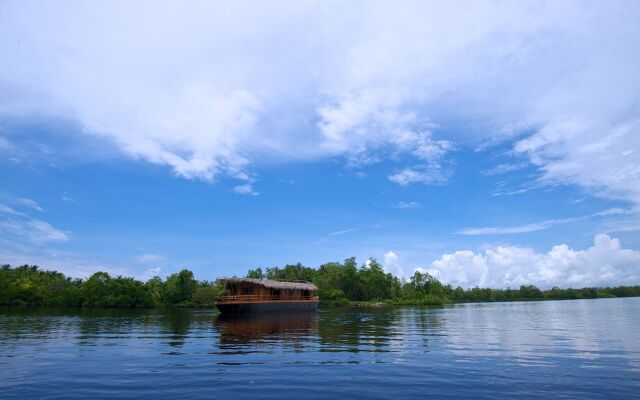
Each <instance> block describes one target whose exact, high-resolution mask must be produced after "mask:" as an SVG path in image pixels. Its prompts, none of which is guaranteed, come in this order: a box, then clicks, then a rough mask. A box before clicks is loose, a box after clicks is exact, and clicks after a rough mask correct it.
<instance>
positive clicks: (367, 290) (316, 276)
mask: <svg viewBox="0 0 640 400" xmlns="http://www.w3.org/2000/svg"><path fill="white" fill-rule="evenodd" d="M247 277H250V278H259V279H261V278H268V279H281V280H302V281H308V282H313V283H315V284H316V285H317V286H318V289H319V296H320V299H321V301H323V302H325V303H334V304H345V303H350V302H385V303H391V304H415V305H440V304H447V303H454V302H481V301H518V300H554V299H557V300H560V299H590V298H598V297H632V296H640V286H620V287H613V288H608V287H606V288H597V287H591V288H582V289H572V288H568V289H560V288H557V287H554V288H551V289H547V290H541V289H539V288H537V287H535V286H533V285H523V286H520V287H519V288H517V289H511V288H509V289H488V288H478V287H476V288H472V289H463V288H461V287H455V288H454V287H452V286H451V285H444V284H442V283H441V282H440V281H438V280H437V279H436V278H435V277H433V276H431V275H430V274H428V273H421V272H419V271H416V272H415V273H414V274H413V276H411V278H410V279H409V280H408V281H405V280H401V279H399V278H398V277H396V276H395V275H393V274H390V273H385V271H384V269H383V267H382V265H380V264H379V263H378V262H377V261H376V260H375V259H369V260H368V261H367V262H366V263H364V264H362V265H361V266H359V267H358V265H357V263H356V259H355V258H353V257H352V258H348V259H346V260H345V261H344V262H343V263H336V262H331V263H327V264H323V265H321V266H320V267H319V268H317V269H316V268H309V267H305V266H303V265H302V264H299V263H298V264H293V265H286V266H284V267H282V268H279V267H272V268H267V269H266V270H265V271H263V270H262V269H261V268H256V269H253V270H249V272H248V273H247Z"/></svg>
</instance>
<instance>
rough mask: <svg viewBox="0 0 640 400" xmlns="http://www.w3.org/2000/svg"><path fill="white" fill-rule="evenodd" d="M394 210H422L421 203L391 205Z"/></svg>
mask: <svg viewBox="0 0 640 400" xmlns="http://www.w3.org/2000/svg"><path fill="white" fill-rule="evenodd" d="M391 207H393V208H399V209H401V210H409V209H412V208H420V203H418V202H417V201H399V202H397V203H394V204H392V205H391Z"/></svg>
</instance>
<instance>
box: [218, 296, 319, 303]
mask: <svg viewBox="0 0 640 400" xmlns="http://www.w3.org/2000/svg"><path fill="white" fill-rule="evenodd" d="M284 300H292V301H294V300H308V301H312V300H318V296H283V295H267V296H264V295H259V294H240V295H235V296H220V297H216V301H220V302H242V301H284Z"/></svg>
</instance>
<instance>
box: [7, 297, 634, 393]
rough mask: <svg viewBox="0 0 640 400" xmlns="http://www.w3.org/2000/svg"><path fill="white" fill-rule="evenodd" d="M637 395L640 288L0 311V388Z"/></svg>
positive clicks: (24, 390)
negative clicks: (424, 299)
mask: <svg viewBox="0 0 640 400" xmlns="http://www.w3.org/2000/svg"><path fill="white" fill-rule="evenodd" d="M431 396H433V398H465V399H469V398H474V399H481V398H535V397H537V398H575V399H640V298H632V299H600V300H579V301H557V302H556V301H554V302H538V303H535V302H532V303H497V304H470V305H461V306H455V307H450V308H441V309H428V308H411V307H406V308H385V309H331V310H320V311H319V312H318V313H317V314H311V315H297V316H281V317H276V316H274V317H269V318H260V319H256V318H253V319H242V320H221V319H220V318H218V316H217V315H216V314H215V313H214V312H210V311H172V312H158V311H135V312H132V311H117V310H100V311H77V310H66V311H60V310H47V309H39V310H30V311H29V310H15V309H4V310H0V398H2V399H30V398H64V399H68V398H78V399H80V398H82V399H101V398H153V399H173V398H207V399H242V398H251V399H256V398H274V399H276V398H278V399H281V398H290V399H293V398H304V399H315V398H380V399H388V398H421V399H423V398H428V397H431Z"/></svg>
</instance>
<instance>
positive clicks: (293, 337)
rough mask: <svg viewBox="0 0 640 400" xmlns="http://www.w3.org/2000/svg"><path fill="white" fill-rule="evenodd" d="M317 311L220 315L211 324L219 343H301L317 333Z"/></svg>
mask: <svg viewBox="0 0 640 400" xmlns="http://www.w3.org/2000/svg"><path fill="white" fill-rule="evenodd" d="M318 323H319V318H318V314H317V313H313V312H299V313H291V314H287V313H270V314H220V315H218V317H217V319H216V321H215V324H216V328H217V329H218V332H219V334H220V344H221V345H225V344H227V345H239V344H251V345H255V344H257V343H260V342H265V343H266V342H281V341H282V342H304V341H306V340H308V339H309V337H310V336H315V335H317V333H318Z"/></svg>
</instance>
